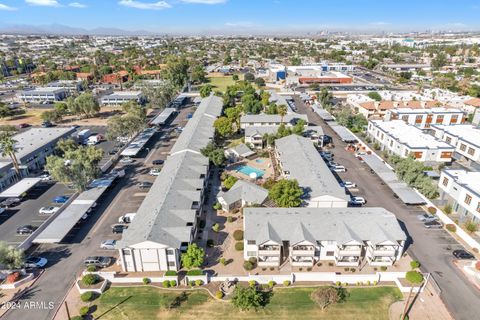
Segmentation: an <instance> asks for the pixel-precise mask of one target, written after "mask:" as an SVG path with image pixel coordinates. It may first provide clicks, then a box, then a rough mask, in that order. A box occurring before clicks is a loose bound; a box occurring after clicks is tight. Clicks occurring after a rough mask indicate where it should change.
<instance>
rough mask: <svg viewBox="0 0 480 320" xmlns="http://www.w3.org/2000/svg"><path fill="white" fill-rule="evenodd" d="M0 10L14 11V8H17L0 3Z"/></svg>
mask: <svg viewBox="0 0 480 320" xmlns="http://www.w3.org/2000/svg"><path fill="white" fill-rule="evenodd" d="M0 10H4V11H15V10H17V8H14V7H10V6H7V5H6V4H2V3H0Z"/></svg>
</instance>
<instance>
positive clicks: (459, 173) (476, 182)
mask: <svg viewBox="0 0 480 320" xmlns="http://www.w3.org/2000/svg"><path fill="white" fill-rule="evenodd" d="M444 172H445V174H447V175H449V176H451V177H453V178H454V179H455V181H456V182H457V183H458V184H460V185H462V186H463V187H465V188H468V189H470V190H472V191H473V192H475V193H477V194H480V172H469V171H466V170H444Z"/></svg>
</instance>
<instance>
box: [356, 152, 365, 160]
mask: <svg viewBox="0 0 480 320" xmlns="http://www.w3.org/2000/svg"><path fill="white" fill-rule="evenodd" d="M366 154H367V153H366V152H363V151H359V152H357V153H355V158H360V157H361V156H364V155H366Z"/></svg>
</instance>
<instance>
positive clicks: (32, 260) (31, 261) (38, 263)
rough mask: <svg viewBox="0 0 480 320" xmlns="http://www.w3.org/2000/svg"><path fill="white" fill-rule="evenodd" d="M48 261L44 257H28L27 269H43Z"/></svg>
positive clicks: (26, 260)
mask: <svg viewBox="0 0 480 320" xmlns="http://www.w3.org/2000/svg"><path fill="white" fill-rule="evenodd" d="M47 263H48V260H47V259H46V258H42V257H28V258H26V259H25V268H43V267H45V266H46V265H47Z"/></svg>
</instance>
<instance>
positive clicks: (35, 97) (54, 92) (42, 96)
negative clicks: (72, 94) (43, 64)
mask: <svg viewBox="0 0 480 320" xmlns="http://www.w3.org/2000/svg"><path fill="white" fill-rule="evenodd" d="M18 97H19V99H20V100H22V101H23V102H28V103H42V102H48V103H53V102H56V101H62V100H63V99H65V98H66V97H68V91H67V90H66V89H65V88H57V87H45V88H35V89H33V90H24V91H21V92H20V94H19V96H18Z"/></svg>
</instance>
